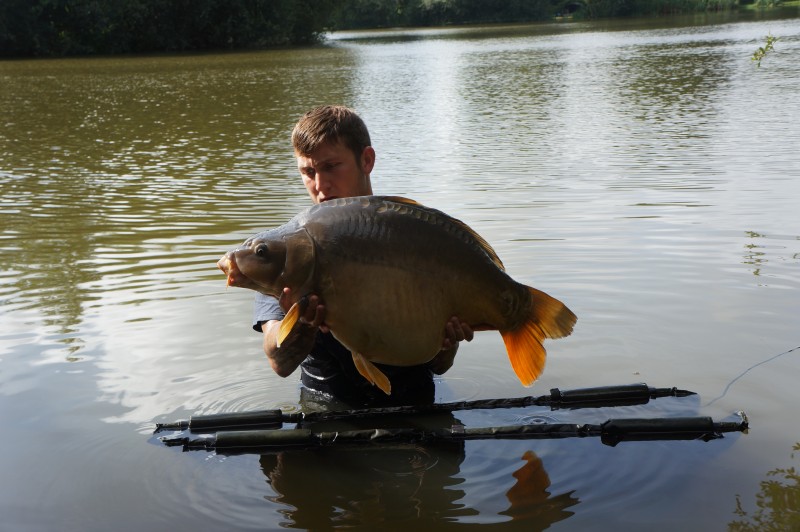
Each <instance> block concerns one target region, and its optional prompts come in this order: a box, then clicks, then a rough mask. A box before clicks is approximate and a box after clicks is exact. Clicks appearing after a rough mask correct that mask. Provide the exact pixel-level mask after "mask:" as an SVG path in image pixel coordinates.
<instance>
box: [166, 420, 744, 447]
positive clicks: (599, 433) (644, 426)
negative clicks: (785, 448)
mask: <svg viewBox="0 0 800 532" xmlns="http://www.w3.org/2000/svg"><path fill="white" fill-rule="evenodd" d="M737 414H738V416H739V420H738V421H723V422H715V421H714V420H713V419H711V418H710V417H683V418H659V419H642V418H632V419H609V420H608V421H606V422H604V423H601V424H599V425H593V424H584V425H576V424H570V423H550V424H536V425H513V426H504V427H483V428H466V427H464V426H463V425H453V426H452V427H451V428H440V429H434V430H425V429H417V428H397V429H366V430H348V431H329V432H314V431H312V430H310V429H266V430H241V431H222V432H217V433H215V434H213V435H206V436H203V437H200V438H195V439H191V438H188V437H177V438H162V441H163V443H164V444H165V445H167V446H183V450H184V451H190V450H205V451H216V452H220V453H245V452H248V451H262V452H263V451H266V452H270V451H271V452H276V451H282V450H289V449H308V448H319V447H334V446H338V447H341V446H364V445H376V444H386V443H395V444H396V443H402V444H413V443H423V444H435V443H443V442H463V441H466V440H478V439H517V440H520V439H557V438H585V437H599V438H600V441H601V442H602V443H603V444H605V445H609V446H612V447H613V446H615V445H617V444H618V443H620V442H622V441H653V440H702V441H706V442H707V441H710V440H714V439H717V438H722V437H723V433H727V432H745V431H746V430H747V428H748V421H747V416H746V415H745V414H744V412H738V413H737Z"/></svg>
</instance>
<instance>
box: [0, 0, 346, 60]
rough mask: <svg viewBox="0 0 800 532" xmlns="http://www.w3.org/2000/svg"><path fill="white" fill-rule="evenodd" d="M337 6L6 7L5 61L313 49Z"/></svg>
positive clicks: (114, 2)
mask: <svg viewBox="0 0 800 532" xmlns="http://www.w3.org/2000/svg"><path fill="white" fill-rule="evenodd" d="M341 3H342V2H340V1H339V0H0V56H39V55H47V56H52V55H76V54H117V53H139V52H156V51H181V50H212V49H239V48H266V47H270V46H279V45H284V44H305V43H310V42H314V41H315V40H316V39H317V38H318V36H319V35H320V33H321V32H322V31H324V29H325V28H326V27H327V26H329V25H330V21H331V20H332V17H333V11H334V8H336V7H338V6H339V4H341Z"/></svg>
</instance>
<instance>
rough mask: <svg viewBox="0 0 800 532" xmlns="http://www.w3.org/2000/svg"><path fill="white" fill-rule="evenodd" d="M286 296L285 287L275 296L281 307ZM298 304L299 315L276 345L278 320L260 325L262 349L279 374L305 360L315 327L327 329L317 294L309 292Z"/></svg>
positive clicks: (309, 350) (322, 306) (286, 371)
mask: <svg viewBox="0 0 800 532" xmlns="http://www.w3.org/2000/svg"><path fill="white" fill-rule="evenodd" d="M288 296H289V289H288V288H286V289H284V292H283V293H282V294H281V297H280V300H279V302H280V303H281V307H285V306H286V298H288ZM298 304H299V305H301V311H300V318H299V319H298V320H297V323H295V325H294V327H292V330H291V331H290V332H289V335H288V336H287V337H286V338H285V339H284V340H283V342H282V343H281V345H280V347H278V331H279V329H280V325H281V322H280V321H279V320H268V321H266V322H264V323H263V324H262V325H261V331H262V332H263V333H264V340H263V342H264V353H265V354H266V355H267V358H268V359H269V362H270V364H271V365H272V369H273V370H274V371H275V373H277V374H278V375H280V376H281V377H288V376H289V375H291V374H292V373H293V372H294V370H296V369H297V366H299V365H300V363H301V362H303V360H305V358H306V357H307V356H308V354H309V353H310V352H311V349H312V348H313V347H314V340H315V339H316V336H317V331H319V330H322V331H323V332H327V330H328V328H327V327H326V326H325V306H324V305H321V304H320V303H319V298H318V297H317V296H315V295H312V296H309V297H308V298H307V299H304V300H301V301H300V302H298ZM303 307H305V308H303Z"/></svg>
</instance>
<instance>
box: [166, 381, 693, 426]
mask: <svg viewBox="0 0 800 532" xmlns="http://www.w3.org/2000/svg"><path fill="white" fill-rule="evenodd" d="M690 395H696V394H695V393H694V392H690V391H688V390H680V389H678V388H651V387H649V386H648V385H647V384H644V383H639V384H627V385H619V386H599V387H594V388H580V389H576V390H559V389H558V388H553V389H551V390H550V393H549V394H548V395H542V396H539V397H533V396H527V397H516V398H505V399H477V400H470V401H458V402H452V403H431V404H421V405H406V406H389V407H383V408H362V409H352V410H337V411H322V412H291V413H286V412H283V411H282V410H280V409H275V410H257V411H251V412H235V413H225V414H209V415H203V416H192V417H190V418H189V419H188V420H180V421H176V422H173V423H157V424H156V428H155V433H159V432H162V431H167V430H172V431H184V430H187V429H189V430H190V431H192V432H212V431H214V430H217V429H234V430H235V429H248V428H255V427H259V428H279V427H281V426H282V425H283V424H284V423H296V424H297V425H298V427H300V426H302V425H303V424H304V423H315V422H321V421H333V420H344V419H358V418H373V417H380V416H394V415H408V414H429V413H437V412H453V411H457V410H479V409H496V408H522V407H528V406H546V407H550V409H552V410H558V409H577V408H600V407H607V406H630V405H643V404H647V403H648V402H649V401H650V400H651V399H657V398H660V397H686V396H690Z"/></svg>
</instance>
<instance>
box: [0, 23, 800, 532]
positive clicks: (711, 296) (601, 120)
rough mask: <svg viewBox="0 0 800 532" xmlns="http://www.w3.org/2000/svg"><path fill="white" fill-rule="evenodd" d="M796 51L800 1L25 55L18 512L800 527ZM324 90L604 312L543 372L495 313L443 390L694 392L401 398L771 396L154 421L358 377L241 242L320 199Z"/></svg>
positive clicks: (1, 156) (416, 178) (560, 291)
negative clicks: (257, 272)
mask: <svg viewBox="0 0 800 532" xmlns="http://www.w3.org/2000/svg"><path fill="white" fill-rule="evenodd" d="M787 16H788V18H784V17H787ZM768 34H771V35H773V36H776V37H778V38H779V40H778V41H777V42H776V44H775V50H774V52H772V53H770V54H768V55H767V56H766V57H765V58H764V60H763V61H762V64H761V66H760V68H759V67H757V65H756V64H755V62H754V61H752V60H751V56H752V54H753V53H754V52H755V51H756V49H757V48H758V47H759V46H763V45H764V43H765V37H766V35H768ZM798 57H800V18H798V12H797V10H796V9H794V10H790V11H789V13H788V14H787V13H785V12H783V13H779V12H768V13H767V14H765V15H762V16H752V15H751V16H745V15H719V16H713V17H712V16H696V17H681V18H659V19H653V20H628V21H596V22H571V21H564V22H559V23H550V24H539V25H513V26H487V27H468V28H455V27H451V28H444V29H420V30H384V31H372V32H341V33H335V34H333V35H331V36H330V37H329V38H328V40H327V42H326V43H325V44H324V45H322V46H318V47H311V48H301V49H281V50H273V51H264V52H246V53H225V54H197V55H159V56H142V57H139V56H136V57H121V58H109V57H103V58H90V59H86V58H67V59H40V60H30V61H29V60H17V61H3V62H0V109H2V124H3V127H2V129H0V228H2V232H1V233H0V427H2V438H0V478H2V479H3V490H2V493H0V515H2V516H3V517H2V525H0V528H2V529H4V530H26V531H29V530H33V531H35V530H55V529H58V530H81V531H87V530H97V531H101V530H102V531H105V530H118V531H126V530H131V531H134V530H136V531H140V530H144V529H151V530H166V529H179V530H265V529H266V530H274V529H281V528H300V529H326V528H331V527H337V526H342V527H344V526H352V527H357V528H362V529H376V528H378V527H382V528H386V529H394V528H398V529H400V528H401V529H404V530H405V529H408V528H409V527H415V529H417V530H449V529H459V528H471V527H478V526H484V527H490V528H492V527H496V528H502V529H510V530H516V529H520V530H523V529H524V530H542V529H545V528H548V527H549V528H551V529H552V530H633V529H640V528H644V527H648V528H650V529H655V530H675V529H680V530H704V531H705V530H756V529H765V528H770V527H772V528H771V529H774V530H790V529H795V530H796V529H798V528H800V519H799V518H798V515H800V506H798V500H800V496H799V493H800V484H798V480H797V475H796V470H797V467H798V466H800V462H798V460H799V459H800V453H798V450H799V449H800V428H798V421H800V416H798V413H797V404H798V400H800V392H798V385H797V376H798V375H800V349H799V348H798V347H799V346H800V208H799V207H798V205H800V61H798ZM322 103H342V104H346V105H349V106H352V107H354V108H355V109H356V110H357V111H358V112H359V113H360V114H361V116H362V117H363V118H364V119H365V121H366V123H367V124H368V126H369V128H370V132H371V135H372V141H373V145H374V146H375V149H376V151H377V163H376V167H375V170H374V172H373V174H372V178H373V187H374V189H375V191H376V193H381V194H392V195H402V196H408V197H412V198H414V199H416V200H417V201H419V202H421V203H424V204H426V205H429V206H431V207H435V208H438V209H441V210H443V211H445V212H447V213H449V214H451V215H454V216H456V217H458V218H460V219H462V220H464V221H465V222H467V223H468V224H469V225H470V226H472V227H473V228H474V229H475V230H477V231H478V232H479V233H480V234H481V235H483V236H484V237H485V238H486V240H487V241H488V242H490V243H491V244H492V246H493V247H494V248H495V250H496V251H497V253H498V255H499V256H500V258H501V259H502V260H503V262H504V263H505V266H506V269H507V271H508V272H509V273H510V274H511V275H512V276H513V277H514V278H516V279H517V280H519V281H521V282H524V283H526V284H530V285H533V286H536V287H537V288H539V289H541V290H544V291H546V292H548V293H550V294H552V295H553V296H555V297H558V298H559V299H561V300H562V301H564V302H565V303H566V304H567V305H568V306H569V307H570V308H571V309H572V310H573V311H574V312H575V313H576V314H577V315H578V323H577V326H576V328H575V332H574V333H573V335H572V336H570V337H568V338H566V339H561V340H557V341H551V342H549V343H548V344H547V347H548V362H547V367H546V369H545V372H544V374H543V375H542V377H541V378H540V379H539V380H538V381H537V382H536V383H535V384H534V386H533V387H531V388H524V387H523V386H522V385H520V384H519V381H518V380H517V379H516V377H515V376H514V373H513V371H512V370H511V368H510V365H509V363H508V358H507V356H506V354H505V348H504V346H503V342H502V339H501V337H500V335H499V334H497V333H496V332H480V333H477V334H476V338H475V339H474V340H473V341H472V342H470V343H464V344H463V345H462V346H461V349H460V351H459V355H458V356H457V358H456V361H455V364H454V367H453V368H452V369H451V370H450V371H449V372H447V373H445V374H444V375H443V376H441V377H438V378H437V379H436V401H437V402H451V401H463V400H471V399H490V398H503V397H509V398H513V397H525V396H529V395H534V396H539V395H544V394H547V393H549V391H550V390H551V389H552V388H559V389H562V390H568V389H577V388H585V387H592V386H609V385H618V384H632V383H640V382H643V383H646V384H648V385H649V386H652V387H678V388H682V389H687V390H691V391H694V392H696V394H697V395H693V396H690V397H683V398H679V397H668V398H660V399H657V400H652V401H650V402H648V403H647V404H639V405H628V406H618V407H603V408H594V409H591V408H590V409H579V410H568V409H558V410H553V409H550V408H547V407H529V408H517V409H498V410H474V411H461V412H454V413H453V414H452V416H449V415H445V416H439V417H437V416H433V417H430V416H415V417H412V419H410V420H406V421H404V422H405V423H411V424H419V425H420V426H433V427H441V426H450V425H452V424H454V423H461V424H463V425H465V426H466V427H468V428H472V427H492V426H503V425H530V424H543V423H575V424H584V423H591V424H595V423H602V422H604V421H605V420H607V419H611V418H614V419H619V418H672V417H689V416H710V417H712V418H713V419H714V420H716V421H730V420H735V419H738V418H737V412H739V411H744V412H746V414H747V416H748V417H749V420H750V429H749V430H748V431H747V432H746V433H736V432H734V433H729V434H726V435H725V437H724V438H721V439H716V440H711V441H707V442H706V441H698V440H694V441H641V442H622V443H620V444H618V445H616V446H610V445H604V444H603V442H601V441H600V439H599V438H592V437H587V438H569V439H552V440H475V441H468V442H456V443H452V442H446V443H443V444H435V445H426V444H394V445H374V446H359V447H353V448H341V449H340V448H338V447H330V448H324V449H320V450H286V451H282V452H263V453H259V452H249V453H223V452H210V451H187V452H183V450H182V449H181V447H180V446H177V447H168V446H166V445H165V444H164V443H163V442H162V440H161V439H160V437H161V436H164V434H163V433H162V434H153V430H154V427H155V424H156V423H164V422H169V421H174V420H178V419H186V418H188V417H190V416H193V415H200V414H213V413H226V412H243V411H248V410H258V409H273V408H279V409H282V410H283V411H284V412H288V413H296V412H300V411H315V410H319V409H330V408H335V406H336V405H333V404H332V403H331V402H329V401H327V400H326V399H325V398H324V397H319V396H314V395H313V394H309V393H307V392H304V391H302V390H301V387H300V385H299V377H298V374H294V375H292V376H290V377H288V378H286V379H281V378H280V377H278V376H276V375H275V374H274V373H272V371H271V369H270V367H269V364H268V363H267V361H266V360H265V357H264V354H263V351H262V348H261V338H260V335H259V334H257V333H255V332H253V330H252V329H251V325H250V318H251V312H252V304H253V294H252V293H251V292H249V291H246V290H242V289H238V288H228V289H226V287H225V278H224V276H223V275H222V273H221V272H219V271H218V270H217V268H216V266H215V263H216V261H217V260H218V259H219V257H220V256H221V255H222V254H223V253H224V252H225V251H227V250H228V249H231V248H233V247H234V246H236V245H238V244H239V243H240V242H242V241H243V240H244V239H245V238H247V237H248V236H250V235H252V234H253V233H255V232H258V231H261V230H263V229H265V228H269V227H273V226H277V225H280V224H282V223H284V222H285V221H287V220H288V219H289V218H290V217H291V216H293V215H294V214H295V213H296V212H298V211H299V210H301V209H302V208H304V207H306V206H307V205H308V204H309V199H308V197H307V196H306V193H305V190H304V189H303V187H302V184H301V182H300V179H299V176H298V175H297V169H296V166H295V162H294V159H293V156H292V151H291V148H290V139H289V136H290V132H291V128H292V126H293V125H294V123H295V121H296V120H297V118H298V117H299V116H300V115H301V114H302V113H303V112H304V111H305V110H307V109H308V108H310V107H313V106H315V105H318V104H322ZM421 304H423V303H422V302H421ZM353 426H358V424H350V423H344V424H340V425H336V427H339V428H341V427H353ZM374 426H375V422H373V423H372V425H371V427H373V428H374ZM167 435H169V434H167Z"/></svg>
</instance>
